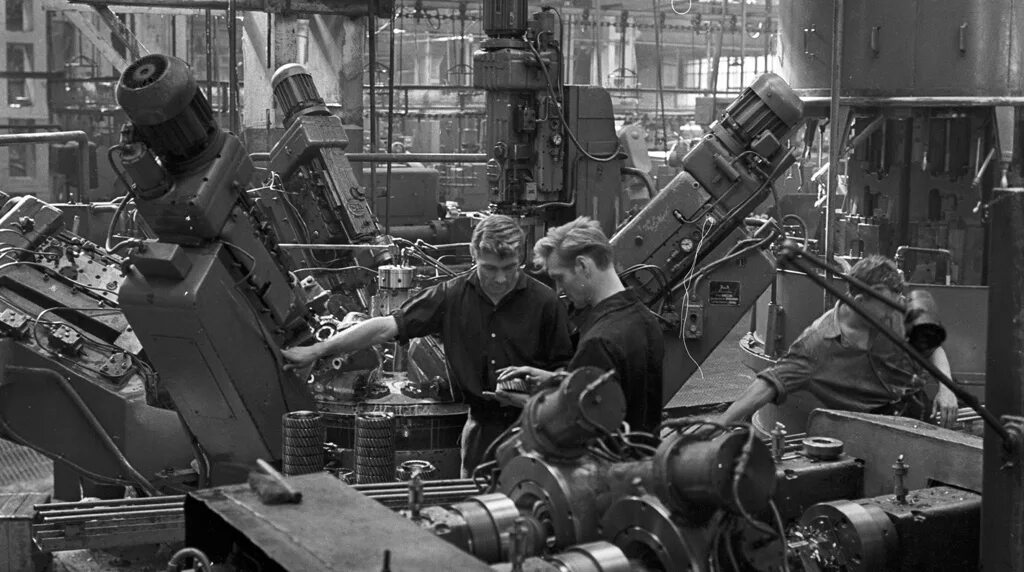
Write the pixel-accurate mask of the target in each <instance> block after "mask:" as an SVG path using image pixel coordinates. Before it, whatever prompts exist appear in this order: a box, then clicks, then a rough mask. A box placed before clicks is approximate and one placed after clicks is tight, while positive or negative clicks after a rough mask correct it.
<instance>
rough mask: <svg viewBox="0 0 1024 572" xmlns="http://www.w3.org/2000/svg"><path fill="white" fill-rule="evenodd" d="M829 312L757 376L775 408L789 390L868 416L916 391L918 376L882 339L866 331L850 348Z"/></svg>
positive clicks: (913, 366)
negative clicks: (862, 342)
mask: <svg viewBox="0 0 1024 572" xmlns="http://www.w3.org/2000/svg"><path fill="white" fill-rule="evenodd" d="M837 308H838V305H836V307H835V308H833V309H831V310H829V311H828V312H825V314H823V315H822V316H821V317H820V318H818V319H817V320H815V322H814V323H813V324H811V325H810V326H808V327H807V328H806V329H805V330H804V331H803V333H802V334H800V337H799V338H797V340H796V341H795V342H793V345H791V346H790V348H789V350H788V351H787V352H786V354H785V355H783V356H782V358H781V359H779V361H778V362H777V363H776V364H775V365H773V366H771V367H769V368H767V369H765V370H764V371H762V372H761V373H759V374H757V376H758V377H760V378H761V379H763V380H765V381H767V382H768V383H770V384H771V385H772V386H773V387H774V388H775V390H776V397H775V403H777V404H781V403H783V402H784V401H785V400H786V397H787V396H788V395H789V394H790V393H792V392H794V391H809V392H811V394H813V395H814V396H815V397H816V398H818V400H820V401H821V403H822V404H823V405H824V406H825V407H827V408H829V409H841V410H845V411H859V412H872V411H878V410H881V409H883V408H885V407H887V406H889V405H891V404H894V403H898V402H900V401H902V400H903V399H904V398H905V397H907V396H909V395H913V394H916V393H918V392H919V391H920V390H921V389H922V387H923V386H924V383H925V380H926V379H930V378H927V377H926V376H925V375H924V372H923V371H922V370H921V369H920V368H919V367H918V366H917V365H916V364H914V363H913V362H911V361H910V358H909V357H907V356H906V355H905V354H903V352H901V351H900V350H899V348H898V347H896V346H895V344H893V343H892V342H891V341H890V340H889V339H888V338H886V337H885V336H883V335H881V334H879V333H877V332H872V334H871V338H870V340H871V341H870V343H869V346H868V349H862V348H859V347H856V346H855V345H853V344H852V343H851V342H850V341H849V340H848V339H846V338H845V337H844V336H843V334H842V330H841V329H840V327H839V322H838V319H837V316H836V309H837Z"/></svg>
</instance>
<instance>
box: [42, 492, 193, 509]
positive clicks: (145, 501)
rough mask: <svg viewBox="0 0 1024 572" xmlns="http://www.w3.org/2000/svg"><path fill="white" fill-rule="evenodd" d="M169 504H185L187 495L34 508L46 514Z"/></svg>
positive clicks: (50, 504)
mask: <svg viewBox="0 0 1024 572" xmlns="http://www.w3.org/2000/svg"><path fill="white" fill-rule="evenodd" d="M169 502H182V503H183V502H185V495H159V496H153V497H138V498H133V499H116V500H96V501H82V502H49V503H45V504H37V505H35V506H33V507H32V508H33V509H34V510H35V511H36V512H45V511H48V510H51V509H64V508H92V507H96V506H119V507H128V506H137V505H153V504H161V503H169Z"/></svg>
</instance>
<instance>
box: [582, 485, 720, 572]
mask: <svg viewBox="0 0 1024 572" xmlns="http://www.w3.org/2000/svg"><path fill="white" fill-rule="evenodd" d="M601 535H602V536H603V537H604V538H605V539H607V540H608V541H609V542H611V543H612V544H614V545H615V546H618V547H619V548H620V549H621V550H622V551H623V552H624V553H625V555H626V557H627V558H629V559H630V560H634V561H637V562H641V563H643V564H644V565H645V568H643V569H644V570H664V571H666V572H668V571H670V570H691V569H693V570H705V569H706V564H707V561H708V555H709V554H708V551H709V543H708V533H707V531H706V530H703V529H699V528H691V527H687V526H685V525H683V524H682V523H681V522H679V521H678V520H677V519H676V518H674V517H673V515H672V511H671V510H670V509H669V508H668V507H666V506H665V504H664V503H662V502H661V501H660V500H659V499H658V498H657V497H654V496H651V495H643V496H628V497H623V498H620V499H619V500H617V501H615V502H614V503H613V504H612V505H611V507H609V508H608V511H607V512H605V514H604V516H603V517H602V519H601Z"/></svg>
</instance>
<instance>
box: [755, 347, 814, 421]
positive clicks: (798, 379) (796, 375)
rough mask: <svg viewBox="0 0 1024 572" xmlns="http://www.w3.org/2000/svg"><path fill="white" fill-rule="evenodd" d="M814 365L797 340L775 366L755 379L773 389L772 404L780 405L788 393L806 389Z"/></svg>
mask: <svg viewBox="0 0 1024 572" xmlns="http://www.w3.org/2000/svg"><path fill="white" fill-rule="evenodd" d="M816 363H817V360H816V359H814V356H812V355H810V353H809V352H808V348H807V347H806V346H805V345H804V344H803V343H801V342H800V340H797V341H796V342H794V343H793V345H791V346H790V347H789V350H788V351H787V352H786V354H785V355H783V356H782V358H780V359H779V361H778V362H776V363H775V365H773V366H771V367H769V368H767V369H765V370H763V371H761V372H760V373H758V374H757V377H759V378H761V379H763V380H765V381H766V382H768V383H769V384H770V385H771V386H772V387H774V388H775V399H773V400H772V402H773V403H775V404H776V405H781V404H782V403H784V402H785V401H786V397H788V396H789V394H790V393H792V392H794V391H801V390H803V389H806V388H807V386H808V385H809V384H810V382H811V380H812V379H813V378H814V372H815V369H816V367H817V366H816Z"/></svg>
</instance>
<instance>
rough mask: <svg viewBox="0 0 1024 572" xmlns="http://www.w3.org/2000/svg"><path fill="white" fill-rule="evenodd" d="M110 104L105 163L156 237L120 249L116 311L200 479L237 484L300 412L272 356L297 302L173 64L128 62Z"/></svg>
mask: <svg viewBox="0 0 1024 572" xmlns="http://www.w3.org/2000/svg"><path fill="white" fill-rule="evenodd" d="M117 100H118V103H119V104H120V105H121V107H122V108H123V109H124V110H125V112H126V113H127V115H128V117H129V119H130V120H131V125H130V126H129V128H128V129H127V133H126V137H125V142H124V143H123V144H121V145H119V146H118V147H115V148H114V149H113V151H112V153H113V155H114V157H115V158H117V159H118V162H119V163H120V166H121V168H122V169H123V175H124V176H125V178H126V179H127V181H126V182H127V183H129V188H131V190H132V191H131V199H130V200H133V201H134V202H135V206H136V209H137V211H138V213H139V215H140V216H141V217H142V218H143V219H144V220H145V221H146V222H147V223H148V224H149V226H150V228H151V229H152V231H153V233H155V235H156V237H157V238H156V240H146V241H137V242H136V243H135V244H132V245H130V246H131V247H134V251H133V252H132V254H131V255H130V256H129V259H128V267H127V268H128V269H127V277H126V278H125V281H124V283H123V284H122V285H121V288H120V291H119V296H118V297H119V300H120V303H121V307H122V309H123V311H124V313H125V316H126V317H127V319H128V321H129V322H130V323H131V324H132V326H133V327H134V329H135V332H136V334H137V335H138V337H139V341H140V342H141V344H142V346H143V347H144V348H145V349H146V354H147V356H148V357H149V359H150V360H151V361H152V363H153V365H154V367H155V368H156V369H157V371H159V372H160V379H161V387H162V388H163V389H165V390H166V391H167V392H168V393H169V394H170V396H171V398H172V399H173V401H174V405H175V408H176V409H177V411H178V413H179V414H180V415H181V417H182V420H183V421H184V423H185V425H186V426H187V427H188V428H189V430H190V431H191V432H192V433H194V434H195V435H196V436H197V437H198V440H199V443H200V444H201V446H202V448H203V450H204V452H205V454H204V455H203V457H204V459H206V460H208V462H209V467H207V469H208V471H209V476H210V479H211V480H212V482H214V483H218V482H221V483H223V482H237V481H239V480H242V479H244V474H245V470H246V468H245V467H246V464H247V463H251V462H252V461H254V460H255V459H256V458H264V459H278V458H280V455H281V429H280V427H281V417H282V415H283V414H284V413H286V412H288V411H294V410H302V409H310V408H312V405H313V402H312V399H311V398H310V395H309V393H308V392H307V391H306V388H305V385H304V380H301V379H299V378H298V377H296V376H295V375H294V374H293V373H291V372H286V371H284V370H283V369H282V365H283V364H282V362H281V357H280V355H279V348H280V347H282V346H284V345H286V344H289V343H292V342H294V341H296V340H298V339H300V338H301V337H303V336H305V335H307V334H308V332H309V312H310V311H309V308H308V307H307V295H306V293H305V292H304V291H303V290H302V287H301V286H300V285H299V282H298V280H297V279H296V277H295V276H294V275H293V274H290V273H289V272H288V261H287V260H286V259H285V258H284V257H283V256H282V254H281V253H280V251H279V250H278V249H277V248H276V243H275V242H274V240H273V237H272V235H271V234H270V233H269V232H268V230H269V225H268V224H266V221H265V220H264V219H263V217H262V213H261V212H260V210H259V209H258V208H257V207H256V205H255V204H254V202H253V200H252V198H251V197H250V195H249V194H248V193H247V192H246V191H247V189H248V188H249V181H250V178H251V176H252V170H253V165H252V162H251V161H250V160H249V157H248V153H247V152H246V150H245V148H244V147H243V146H242V144H241V142H240V141H239V140H238V138H237V137H236V136H234V135H233V134H231V133H227V132H225V131H224V130H222V129H221V128H220V127H218V126H217V123H216V122H215V120H214V118H213V113H212V110H211V109H210V105H209V103H208V102H207V100H206V97H205V96H204V95H203V94H202V92H201V91H200V90H199V88H198V86H197V84H196V81H195V79H194V77H193V76H192V75H191V73H190V71H189V69H188V66H187V65H186V64H185V62H183V61H181V60H179V59H177V58H173V57H168V56H163V55H151V56H146V57H143V58H142V59H140V60H138V61H136V62H134V63H133V64H132V65H131V66H129V67H128V68H127V69H126V70H125V71H124V73H123V74H122V77H121V81H120V82H119V84H118V88H117ZM339 232H340V230H339ZM126 248H127V247H126Z"/></svg>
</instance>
